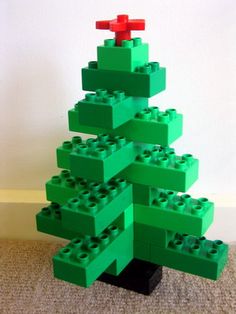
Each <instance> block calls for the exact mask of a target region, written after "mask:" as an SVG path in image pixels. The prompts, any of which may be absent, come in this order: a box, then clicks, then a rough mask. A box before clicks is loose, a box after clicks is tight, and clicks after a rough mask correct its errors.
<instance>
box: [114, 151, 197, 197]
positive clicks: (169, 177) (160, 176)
mask: <svg viewBox="0 0 236 314" xmlns="http://www.w3.org/2000/svg"><path fill="white" fill-rule="evenodd" d="M119 177H122V178H125V179H127V180H128V181H130V182H132V183H139V184H144V185H150V186H158V187H160V188H163V189H170V190H174V191H181V192H185V191H186V190H187V189H188V188H189V187H190V186H191V185H192V184H193V183H194V182H195V181H196V180H197V178H198V160H197V159H195V158H193V156H192V155H190V154H185V155H183V156H176V155H175V152H174V150H173V149H171V148H168V147H159V146H153V148H152V149H145V150H144V151H143V152H142V154H139V155H138V156H137V158H136V161H135V162H133V163H132V164H131V165H130V166H129V167H127V168H126V169H124V170H123V171H121V172H120V173H119Z"/></svg>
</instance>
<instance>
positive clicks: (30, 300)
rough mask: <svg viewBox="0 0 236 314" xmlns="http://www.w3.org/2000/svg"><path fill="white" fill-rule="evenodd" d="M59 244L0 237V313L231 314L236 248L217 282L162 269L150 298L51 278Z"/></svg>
mask: <svg viewBox="0 0 236 314" xmlns="http://www.w3.org/2000/svg"><path fill="white" fill-rule="evenodd" d="M60 246H61V244H58V243H48V242H43V241H3V240H1V241H0V313H1V314H4V313H50V314H51V313H89V314H92V313H236V247H235V246H231V249H230V260H229V263H228V266H227V268H226V269H225V271H224V273H223V275H222V277H221V279H220V280H219V281H217V282H213V281H211V280H207V279H202V278H199V277H197V276H191V275H187V274H184V273H182V272H178V271H174V270H169V269H166V268H165V269H164V274H163V280H162V282H161V284H160V286H159V287H158V288H157V289H156V290H155V291H154V292H153V294H152V295H151V296H143V295H140V294H136V293H134V292H131V291H127V290H124V289H121V288H117V287H113V286H110V285H107V284H104V283H101V282H96V283H95V284H94V285H93V286H92V287H91V288H89V289H84V288H81V287H78V286H75V285H72V284H69V283H66V282H62V281H59V280H57V279H54V278H53V277H52V264H51V256H52V255H53V254H54V253H55V252H56V251H57V250H58V248H59V247H60Z"/></svg>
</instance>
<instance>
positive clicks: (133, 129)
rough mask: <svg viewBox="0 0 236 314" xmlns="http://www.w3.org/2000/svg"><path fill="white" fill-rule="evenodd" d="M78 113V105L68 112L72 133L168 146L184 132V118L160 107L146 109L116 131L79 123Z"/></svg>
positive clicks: (172, 110) (171, 110)
mask: <svg viewBox="0 0 236 314" xmlns="http://www.w3.org/2000/svg"><path fill="white" fill-rule="evenodd" d="M78 112H79V110H78V104H76V105H75V108H74V109H71V110H69V111H68V116H69V129H70V131H74V132H82V133H87V134H99V133H109V134H112V135H122V136H125V137H126V138H127V139H128V140H132V141H135V142H143V143H150V144H159V145H162V146H167V145H170V144H172V143H173V142H174V141H175V140H176V139H178V138H179V137H180V136H181V135H182V130H183V116H182V115H181V114H178V113H176V111H175V109H167V110H166V111H164V112H163V111H159V109H158V107H150V108H146V109H144V110H142V111H141V112H139V113H138V114H136V117H135V118H133V119H131V120H129V121H128V122H126V123H125V124H123V125H121V126H120V127H118V128H116V129H115V130H112V129H106V128H104V127H92V126H87V125H83V124H81V123H80V122H79V119H78Z"/></svg>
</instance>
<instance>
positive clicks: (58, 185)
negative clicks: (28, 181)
mask: <svg viewBox="0 0 236 314" xmlns="http://www.w3.org/2000/svg"><path fill="white" fill-rule="evenodd" d="M89 183H91V182H88V181H87V180H85V179H83V178H81V177H73V176H72V175H71V173H70V171H69V170H62V171H61V173H60V174H59V175H56V176H53V177H52V178H51V180H49V181H48V182H47V183H46V195H47V200H48V201H51V202H56V203H58V204H60V205H64V204H65V203H66V202H67V201H68V199H70V198H72V197H76V196H78V194H79V192H80V191H81V190H83V189H85V188H88V186H89Z"/></svg>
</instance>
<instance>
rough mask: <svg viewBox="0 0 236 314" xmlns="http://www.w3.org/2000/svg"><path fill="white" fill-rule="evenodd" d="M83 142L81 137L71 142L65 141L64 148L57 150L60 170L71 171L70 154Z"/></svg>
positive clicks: (76, 137)
mask: <svg viewBox="0 0 236 314" xmlns="http://www.w3.org/2000/svg"><path fill="white" fill-rule="evenodd" d="M82 142H83V141H82V138H81V137H80V136H73V137H72V139H71V141H64V142H63V143H62V146H60V147H58V148H57V151H56V154H57V166H58V167H59V168H65V169H70V157H69V156H70V153H71V152H72V150H73V149H75V148H76V147H77V145H79V144H82Z"/></svg>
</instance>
